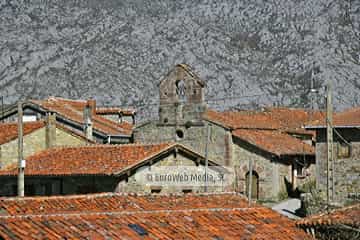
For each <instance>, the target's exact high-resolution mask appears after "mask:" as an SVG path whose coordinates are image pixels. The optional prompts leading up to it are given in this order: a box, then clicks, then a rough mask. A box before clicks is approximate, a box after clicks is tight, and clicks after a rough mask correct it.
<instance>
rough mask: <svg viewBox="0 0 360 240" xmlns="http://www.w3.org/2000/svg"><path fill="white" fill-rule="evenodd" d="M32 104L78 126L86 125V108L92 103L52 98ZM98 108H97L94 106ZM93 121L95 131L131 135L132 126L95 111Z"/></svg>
mask: <svg viewBox="0 0 360 240" xmlns="http://www.w3.org/2000/svg"><path fill="white" fill-rule="evenodd" d="M30 102H31V103H33V104H36V105H39V106H40V107H42V108H44V109H46V110H47V111H51V112H56V113H57V114H59V115H61V116H63V117H65V118H67V119H69V120H71V121H73V122H76V123H78V124H84V117H83V114H84V108H85V107H86V105H88V104H89V102H90V103H92V101H86V100H71V99H64V98H58V97H50V98H48V99H45V100H30ZM93 107H94V108H96V106H93ZM93 111H94V112H93V115H92V121H93V127H94V129H95V130H98V131H100V132H102V133H105V134H107V135H131V131H132V127H133V126H132V125H131V124H129V123H117V122H114V121H111V120H109V119H107V118H105V117H102V116H99V115H96V114H95V113H96V109H93Z"/></svg>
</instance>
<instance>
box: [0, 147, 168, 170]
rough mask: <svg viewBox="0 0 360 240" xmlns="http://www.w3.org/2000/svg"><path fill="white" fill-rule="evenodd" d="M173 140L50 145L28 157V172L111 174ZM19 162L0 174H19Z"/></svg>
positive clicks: (156, 152) (149, 155)
mask: <svg viewBox="0 0 360 240" xmlns="http://www.w3.org/2000/svg"><path fill="white" fill-rule="evenodd" d="M173 145H174V144H170V143H162V144H127V145H90V146H81V147H60V148H51V149H47V150H44V151H41V152H39V153H36V154H34V155H32V156H29V157H28V158H27V159H26V169H25V175H112V174H116V173H118V172H120V171H121V170H123V169H124V168H126V167H129V166H131V165H132V164H135V163H138V162H142V161H144V160H145V159H147V158H149V157H151V156H154V155H156V154H158V153H160V152H162V151H165V150H166V149H168V148H170V147H171V146H173ZM16 169H17V167H16V164H14V165H10V166H9V167H7V168H5V169H3V170H0V175H3V176H4V175H16V174H17V170H16Z"/></svg>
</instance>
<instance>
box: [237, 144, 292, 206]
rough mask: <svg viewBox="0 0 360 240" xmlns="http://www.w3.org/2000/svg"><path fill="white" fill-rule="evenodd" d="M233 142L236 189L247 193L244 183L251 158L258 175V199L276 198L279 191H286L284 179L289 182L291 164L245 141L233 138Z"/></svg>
mask: <svg viewBox="0 0 360 240" xmlns="http://www.w3.org/2000/svg"><path fill="white" fill-rule="evenodd" d="M234 143H235V144H234V147H233V148H234V151H233V167H234V169H235V172H236V175H237V179H236V189H237V191H238V192H240V193H243V194H245V195H248V194H247V193H246V185H245V184H246V174H247V173H248V172H249V160H250V159H251V160H252V166H253V171H255V172H256V173H257V175H258V176H259V199H260V200H277V199H278V194H279V192H281V191H286V184H285V180H284V179H287V181H288V182H291V166H290V165H287V164H284V163H281V162H279V161H278V159H277V158H276V157H273V156H272V155H270V154H268V153H266V152H263V151H260V150H259V149H256V148H255V147H253V146H251V145H249V144H246V143H245V142H242V141H240V140H237V139H234Z"/></svg>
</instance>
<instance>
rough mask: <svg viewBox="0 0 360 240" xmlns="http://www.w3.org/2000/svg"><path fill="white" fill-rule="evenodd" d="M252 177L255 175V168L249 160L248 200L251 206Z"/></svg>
mask: <svg viewBox="0 0 360 240" xmlns="http://www.w3.org/2000/svg"><path fill="white" fill-rule="evenodd" d="M252 175H253V166H252V159H250V160H249V175H248V176H249V181H248V184H249V187H248V190H249V192H248V200H249V205H251V193H252Z"/></svg>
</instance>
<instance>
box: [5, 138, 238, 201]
mask: <svg viewBox="0 0 360 240" xmlns="http://www.w3.org/2000/svg"><path fill="white" fill-rule="evenodd" d="M188 170H190V171H194V170H195V171H194V172H193V174H194V175H192V174H191V173H189V171H188ZM204 173H205V159H204V157H203V156H202V155H200V154H198V153H196V152H194V151H192V150H191V149H189V148H187V147H184V146H183V145H181V144H174V143H162V144H121V145H108V144H107V145H89V146H80V147H58V148H51V149H47V150H44V151H41V152H38V153H36V154H34V155H32V156H29V157H27V158H26V168H25V195H27V196H31V195H68V194H81V193H96V192H137V193H170V192H171V193H174V192H184V193H189V192H204V191H205V184H204V181H203V178H201V177H202V176H203V174H204ZM207 174H208V175H209V176H212V177H211V178H209V181H208V182H209V184H208V189H207V190H208V191H209V192H222V191H231V190H232V187H233V185H232V184H233V179H231V177H232V175H230V174H231V172H228V171H227V170H226V169H224V168H223V167H220V166H218V164H216V163H214V162H213V161H211V160H209V161H208V168H207ZM226 174H229V175H226ZM170 175H171V176H170ZM180 175H181V176H184V177H183V179H182V180H181V178H180V177H177V176H180ZM185 175H186V176H187V177H186V176H185ZM163 176H165V177H167V176H170V177H171V179H165V180H164V179H163ZM219 176H224V180H222V179H218V180H219V181H220V182H219V184H216V182H215V184H211V183H210V180H211V179H213V180H214V181H218V180H217V179H215V178H217V177H219ZM149 177H151V179H150V178H149ZM197 177H200V178H197ZM225 177H228V178H227V179H228V180H226V179H225ZM179 179H180V180H179ZM225 180H226V182H225ZM214 181H213V183H214ZM16 186H17V165H16V164H13V165H10V166H8V167H6V168H3V169H1V170H0V196H13V195H16Z"/></svg>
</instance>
